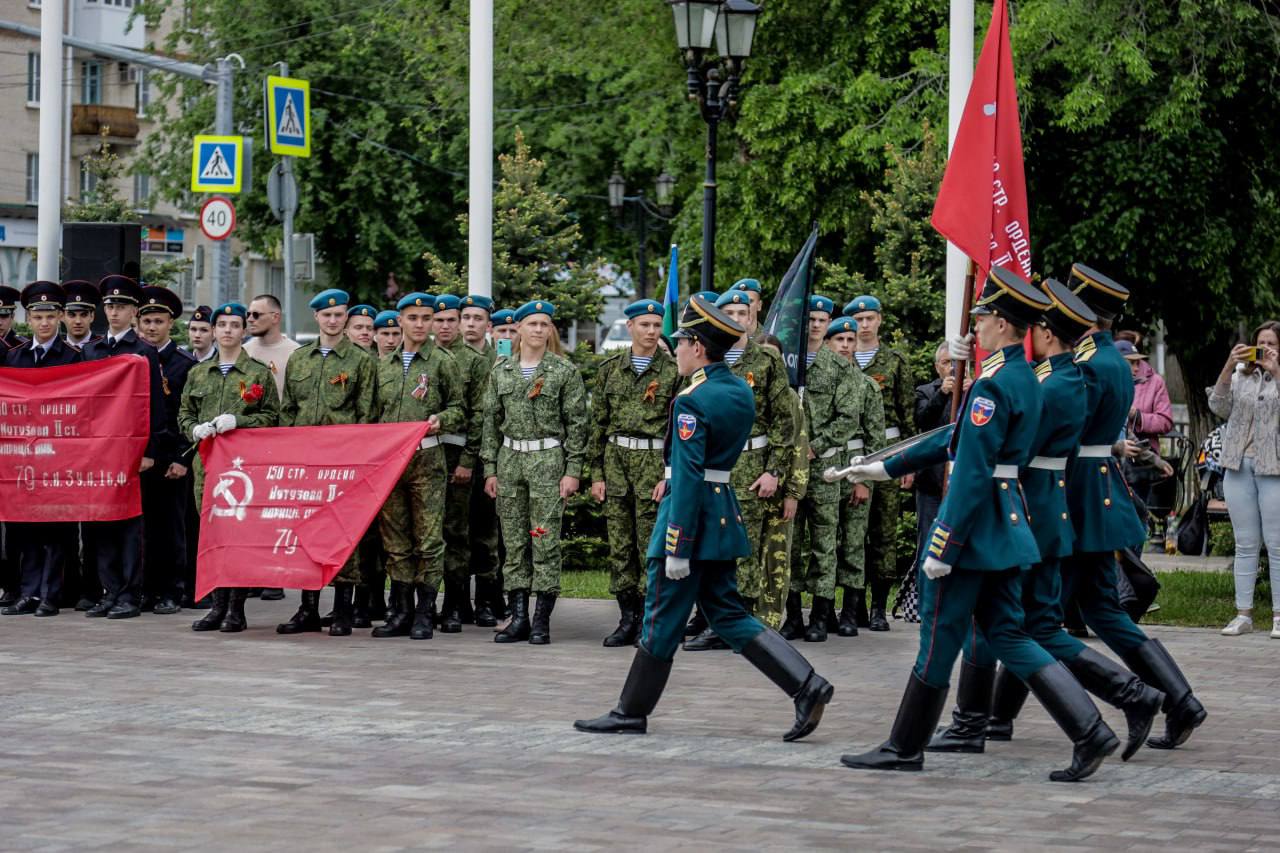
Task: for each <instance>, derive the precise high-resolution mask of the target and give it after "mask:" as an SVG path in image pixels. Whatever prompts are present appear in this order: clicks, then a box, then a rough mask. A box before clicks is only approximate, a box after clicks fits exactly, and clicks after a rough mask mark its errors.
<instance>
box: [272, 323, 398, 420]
mask: <svg viewBox="0 0 1280 853" xmlns="http://www.w3.org/2000/svg"><path fill="white" fill-rule="evenodd" d="M377 383H378V370H377V366H376V363H375V362H374V359H373V357H372V356H370V355H369V353H368V352H367V351H365V350H363V349H361V348H360V347H358V346H356V345H355V344H353V343H352V342H351V341H349V340H347V338H345V337H344V338H343V339H342V340H341V341H339V342H338V345H337V346H336V347H334V348H333V349H332V350H330V352H329V354H328V355H327V356H322V355H321V354H320V342H319V341H312V342H311V343H309V344H305V345H303V346H301V347H299V348H298V349H296V350H294V351H293V353H292V354H291V355H290V356H289V362H288V364H286V365H285V368H284V399H283V400H281V401H280V426H326V425H329V424H367V423H369V422H370V421H371V420H373V411H374V401H375V399H376V394H377V390H378V389H377Z"/></svg>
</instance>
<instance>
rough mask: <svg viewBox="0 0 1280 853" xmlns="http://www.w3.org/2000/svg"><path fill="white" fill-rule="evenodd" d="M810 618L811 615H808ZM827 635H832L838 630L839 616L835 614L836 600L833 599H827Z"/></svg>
mask: <svg viewBox="0 0 1280 853" xmlns="http://www.w3.org/2000/svg"><path fill="white" fill-rule="evenodd" d="M809 615H810V616H812V615H813V614H809ZM826 616H827V633H828V634H834V633H836V632H837V631H839V630H840V614H838V613H837V612H836V600H835V599H834V598H828V599H827V609H826Z"/></svg>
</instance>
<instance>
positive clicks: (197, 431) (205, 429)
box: [191, 423, 218, 441]
mask: <svg viewBox="0 0 1280 853" xmlns="http://www.w3.org/2000/svg"><path fill="white" fill-rule="evenodd" d="M217 431H218V428H217V427H215V426H214V425H213V424H212V423H203V424H196V425H195V426H194V427H192V428H191V438H192V439H194V440H195V441H204V440H205V439H206V438H208V437H209V436H211V435H213V434H214V433H216V432H217Z"/></svg>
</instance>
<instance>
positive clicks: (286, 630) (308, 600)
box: [276, 589, 320, 634]
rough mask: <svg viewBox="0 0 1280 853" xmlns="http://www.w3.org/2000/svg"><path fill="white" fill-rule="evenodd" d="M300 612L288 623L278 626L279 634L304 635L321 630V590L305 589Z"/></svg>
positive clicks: (299, 606)
mask: <svg viewBox="0 0 1280 853" xmlns="http://www.w3.org/2000/svg"><path fill="white" fill-rule="evenodd" d="M301 598H302V602H301V603H300V604H299V605H298V612H297V613H295V614H293V616H292V618H290V619H289V621H288V622H281V623H280V624H279V625H277V626H276V633H277V634H302V633H304V632H307V631H319V630H320V590H318V589H304V590H303V591H302V595H301Z"/></svg>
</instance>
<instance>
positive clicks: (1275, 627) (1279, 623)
mask: <svg viewBox="0 0 1280 853" xmlns="http://www.w3.org/2000/svg"><path fill="white" fill-rule="evenodd" d="M1271 639H1273V640H1280V616H1272V617H1271Z"/></svg>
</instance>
